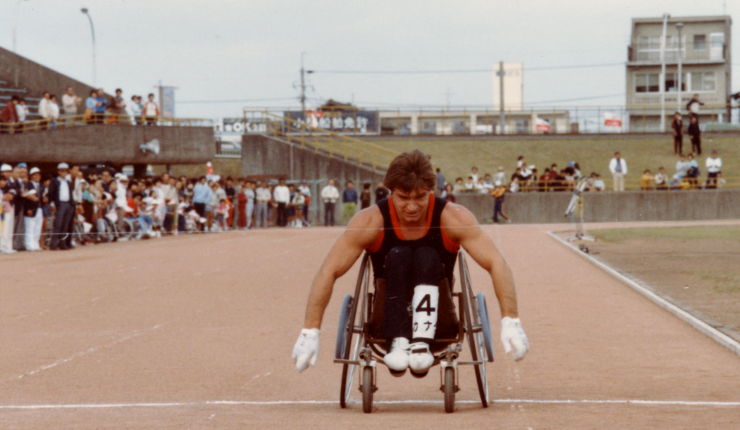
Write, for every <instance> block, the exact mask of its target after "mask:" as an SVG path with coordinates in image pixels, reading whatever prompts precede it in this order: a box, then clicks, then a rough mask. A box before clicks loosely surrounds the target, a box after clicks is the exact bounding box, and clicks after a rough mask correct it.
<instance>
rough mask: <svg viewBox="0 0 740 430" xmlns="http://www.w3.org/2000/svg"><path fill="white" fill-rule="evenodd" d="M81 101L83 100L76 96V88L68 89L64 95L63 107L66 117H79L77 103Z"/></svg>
mask: <svg viewBox="0 0 740 430" xmlns="http://www.w3.org/2000/svg"><path fill="white" fill-rule="evenodd" d="M81 101H82V98H81V97H77V96H76V95H75V90H74V88H72V87H69V88H67V92H66V93H64V95H62V107H63V108H64V115H66V116H73V115H77V103H79V102H81Z"/></svg>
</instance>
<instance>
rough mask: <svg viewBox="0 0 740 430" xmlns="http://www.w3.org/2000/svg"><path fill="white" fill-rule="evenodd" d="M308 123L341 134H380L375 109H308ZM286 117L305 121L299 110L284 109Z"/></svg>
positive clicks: (304, 116)
mask: <svg viewBox="0 0 740 430" xmlns="http://www.w3.org/2000/svg"><path fill="white" fill-rule="evenodd" d="M306 113H307V114H308V124H309V125H310V126H312V127H316V128H320V129H323V130H327V131H333V132H335V133H341V134H380V121H378V112H377V111H367V110H354V109H331V110H329V109H325V110H321V109H318V110H309V111H307V112H306ZM283 115H284V116H285V117H286V118H290V119H292V120H295V121H298V122H303V123H305V122H306V115H304V113H303V112H301V111H286V112H285V113H284V114H283Z"/></svg>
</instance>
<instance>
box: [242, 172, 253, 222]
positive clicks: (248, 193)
mask: <svg viewBox="0 0 740 430" xmlns="http://www.w3.org/2000/svg"><path fill="white" fill-rule="evenodd" d="M241 195H243V196H245V197H246V198H247V201H246V204H245V207H244V212H242V218H246V224H245V223H242V224H243V225H244V227H245V228H247V229H250V228H252V214H253V213H254V199H255V198H256V197H257V193H256V192H255V184H254V182H252V181H247V184H246V186H245V187H244V191H242V193H241Z"/></svg>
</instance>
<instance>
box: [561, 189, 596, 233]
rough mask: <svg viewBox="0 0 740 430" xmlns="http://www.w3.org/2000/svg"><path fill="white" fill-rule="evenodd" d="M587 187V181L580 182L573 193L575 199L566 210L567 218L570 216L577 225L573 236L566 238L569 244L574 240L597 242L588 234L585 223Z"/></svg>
mask: <svg viewBox="0 0 740 430" xmlns="http://www.w3.org/2000/svg"><path fill="white" fill-rule="evenodd" d="M586 185H587V182H586V179H581V180H580V182H578V185H577V186H576V188H575V190H574V191H573V197H572V198H571V199H570V204H569V205H568V209H566V210H565V216H566V217H567V216H568V215H570V216H571V221H572V222H573V224H575V225H574V228H573V235H572V236H569V237H566V238H565V240H567V241H568V242H573V241H574V240H590V241H592V242H593V241H596V239H595V238H594V237H593V236H589V235H587V234H586V228H585V226H584V221H583V218H584V215H585V212H586V210H585V202H584V199H583V190H584V189H586Z"/></svg>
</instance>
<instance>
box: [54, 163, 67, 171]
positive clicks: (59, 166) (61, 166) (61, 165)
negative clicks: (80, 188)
mask: <svg viewBox="0 0 740 430" xmlns="http://www.w3.org/2000/svg"><path fill="white" fill-rule="evenodd" d="M63 169H66V170H68V169H69V164H67V163H59V165H58V166H57V170H63Z"/></svg>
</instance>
